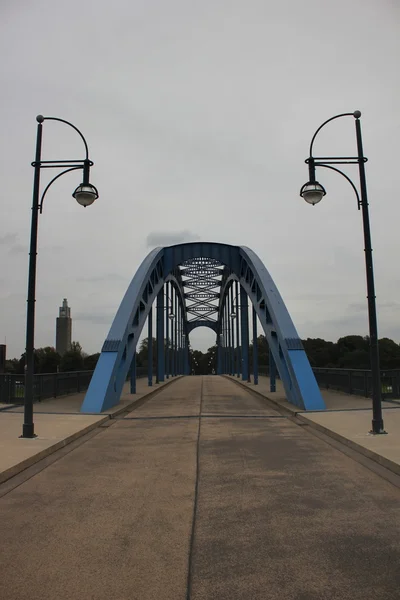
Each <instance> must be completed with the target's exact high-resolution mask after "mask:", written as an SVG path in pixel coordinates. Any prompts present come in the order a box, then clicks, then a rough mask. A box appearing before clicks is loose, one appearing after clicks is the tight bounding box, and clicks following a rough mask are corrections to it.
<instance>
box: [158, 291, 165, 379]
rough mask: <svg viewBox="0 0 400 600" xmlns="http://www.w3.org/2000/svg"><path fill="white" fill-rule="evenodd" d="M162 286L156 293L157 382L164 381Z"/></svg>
mask: <svg viewBox="0 0 400 600" xmlns="http://www.w3.org/2000/svg"><path fill="white" fill-rule="evenodd" d="M164 376H165V365H164V288H163V287H162V288H161V290H160V291H159V292H158V294H157V382H158V383H161V382H162V381H164Z"/></svg>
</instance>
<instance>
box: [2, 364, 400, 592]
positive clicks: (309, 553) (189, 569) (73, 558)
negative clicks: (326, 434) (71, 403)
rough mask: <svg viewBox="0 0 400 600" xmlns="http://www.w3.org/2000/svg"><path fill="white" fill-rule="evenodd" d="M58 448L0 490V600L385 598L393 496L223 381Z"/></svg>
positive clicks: (194, 383) (209, 380)
mask: <svg viewBox="0 0 400 600" xmlns="http://www.w3.org/2000/svg"><path fill="white" fill-rule="evenodd" d="M200 414H201V415H202V418H201V419H200V418H199V415H200ZM65 450H66V449H65ZM65 450H64V453H60V456H59V459H58V460H56V461H55V462H53V464H51V465H50V466H45V465H44V468H43V469H42V470H41V471H39V468H38V466H36V467H35V469H36V471H39V472H37V473H36V474H35V473H34V474H33V475H32V476H31V477H30V478H29V479H28V478H27V477H28V475H29V472H28V471H27V472H26V474H25V481H23V479H21V475H22V474H21V475H20V476H19V477H20V479H19V480H16V484H15V485H17V483H18V486H17V487H15V488H14V489H12V485H11V486H10V482H8V483H6V484H3V486H0V496H1V497H0V543H1V555H0V560H1V562H0V564H1V582H0V598H1V600H3V598H4V600H17V599H18V600H20V598H25V597H27V598H29V599H30V600H39V599H40V600H72V599H73V600H76V599H85V600H87V599H93V600H103V599H104V600H106V599H107V600H109V599H113V600H150V599H151V600H152V599H154V600H156V599H157V600H167V599H168V600H169V599H171V600H172V599H173V600H180V599H182V600H185V599H186V600H187V599H188V598H190V600H200V599H207V600H212V599H218V600H228V599H229V600H236V599H249V600H250V599H254V600H261V599H263V600H264V599H270V598H271V599H280V600H286V599H295V600H314V599H315V600H323V599H329V600H331V599H337V600H346V599H351V600H369V599H375V598H381V599H382V600H383V599H384V600H392V599H393V600H395V599H396V600H397V599H398V598H399V586H400V566H399V565H400V508H399V506H400V490H399V488H398V487H396V485H394V484H393V483H390V482H389V481H387V480H385V479H383V478H382V477H380V476H379V475H377V474H376V473H374V472H372V471H370V470H369V469H368V468H366V467H365V466H363V465H362V464H360V463H359V462H356V461H355V460H353V459H352V458H349V457H348V456H346V455H345V454H343V453H342V452H340V450H338V449H336V448H334V447H332V446H331V445H330V444H328V443H326V442H325V441H324V440H322V439H320V438H319V437H316V436H315V435H313V434H312V433H311V432H310V427H308V426H300V425H299V424H297V423H296V422H294V421H293V420H292V419H291V418H288V417H287V416H282V415H280V414H279V413H278V412H276V410H274V409H273V408H270V407H269V406H268V405H267V403H265V402H264V401H263V400H261V399H258V398H254V397H252V396H251V395H250V394H249V393H248V392H247V391H246V390H245V389H242V388H240V387H239V386H237V385H235V383H233V382H232V381H229V380H227V379H223V378H219V377H216V376H214V377H213V376H209V377H188V378H185V379H180V380H178V381H177V382H175V383H174V384H172V385H171V386H170V387H168V388H166V389H165V390H162V391H161V392H160V393H159V394H158V395H157V396H155V397H153V398H152V399H150V400H148V401H147V402H146V403H145V404H144V405H142V406H141V407H140V408H138V409H137V410H135V411H133V412H131V413H129V414H128V415H126V416H125V417H124V418H121V419H119V420H116V421H115V422H114V423H113V424H112V425H111V426H110V427H104V428H102V429H99V430H98V432H97V434H96V433H94V434H93V433H92V434H91V435H90V436H89V439H87V441H85V442H84V443H82V444H81V445H79V446H78V447H76V448H74V449H72V450H71V451H70V452H68V453H67V452H65ZM54 456H55V455H54ZM11 483H12V482H11ZM5 486H6V487H5Z"/></svg>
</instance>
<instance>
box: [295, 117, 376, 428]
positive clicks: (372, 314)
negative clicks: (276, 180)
mask: <svg viewBox="0 0 400 600" xmlns="http://www.w3.org/2000/svg"><path fill="white" fill-rule="evenodd" d="M341 117H354V119H355V125H356V139H357V156H328V157H326V156H322V157H314V156H313V144H314V140H315V138H316V136H317V134H318V133H319V131H320V130H321V129H322V128H323V127H324V126H325V125H326V124H327V123H329V122H330V121H333V120H334V119H339V118H341ZM360 117H361V112H360V111H359V110H356V111H355V112H354V113H342V114H340V115H336V116H334V117H331V118H330V119H328V120H327V121H325V122H324V123H322V125H320V127H318V129H317V130H316V132H315V133H314V135H313V137H312V140H311V144H310V156H309V158H308V159H306V161H305V162H306V163H307V164H308V169H309V181H308V182H307V183H306V184H304V185H303V187H302V188H301V190H300V196H302V197H303V198H304V200H305V201H306V202H308V203H309V204H312V205H315V204H318V202H320V201H321V200H322V198H323V197H324V196H325V194H326V192H325V189H324V188H323V186H322V185H321V184H320V183H319V182H318V181H316V179H315V167H317V166H318V167H325V168H327V169H331V170H332V171H336V172H337V173H340V175H343V177H344V178H345V179H347V181H348V182H349V183H350V185H351V186H352V188H353V190H354V192H355V194H356V197H357V204H358V209H359V210H360V209H361V210H362V218H363V228H364V249H365V268H366V276H367V298H368V319H369V339H370V356H371V371H372V431H371V433H374V434H382V433H386V431H385V430H384V426H383V418H382V389H381V379H380V366H379V347H378V326H377V317H376V301H375V283H374V270H373V261H372V247H371V229H370V223H369V211H368V198H367V184H366V178H365V163H366V161H367V158H365V156H364V152H363V144H362V136H361V124H360ZM340 164H358V168H359V176H360V194H359V193H358V190H357V188H356V186H355V185H354V183H353V182H352V181H351V179H350V178H349V177H348V176H347V175H346V174H345V173H343V171H341V170H340V169H338V168H337V167H333V166H332V165H340Z"/></svg>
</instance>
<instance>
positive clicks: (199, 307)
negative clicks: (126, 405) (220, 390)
mask: <svg viewBox="0 0 400 600" xmlns="http://www.w3.org/2000/svg"><path fill="white" fill-rule="evenodd" d="M153 304H155V310H156V340H157V341H156V353H157V380H158V381H159V382H162V381H164V380H165V378H168V377H169V376H170V375H173V376H175V375H189V372H190V371H189V336H190V333H191V332H192V331H193V330H194V329H195V328H196V327H209V328H210V329H212V330H213V331H214V332H215V335H216V344H217V373H218V374H233V373H235V372H236V373H238V374H241V376H242V379H243V380H245V381H247V380H248V378H249V374H250V365H249V307H250V306H251V307H252V319H251V321H252V338H253V339H254V340H255V339H257V317H258V320H259V322H260V324H261V327H262V329H263V331H264V334H265V336H266V338H267V341H268V345H269V349H270V380H271V386H273V385H274V379H275V373H276V372H277V373H278V374H279V377H280V379H281V381H282V383H283V386H284V389H285V393H286V397H287V400H288V401H289V402H291V403H292V404H294V405H296V406H298V407H299V408H301V409H303V410H321V409H324V408H325V404H324V401H323V399H322V396H321V393H320V390H319V387H318V384H317V382H316V379H315V376H314V374H313V371H312V369H311V366H310V363H309V361H308V358H307V355H306V353H305V351H304V348H303V345H302V342H301V339H300V338H299V335H298V333H297V331H296V328H295V326H294V324H293V322H292V319H291V317H290V315H289V313H288V310H287V308H286V306H285V303H284V301H283V299H282V297H281V295H280V293H279V291H278V289H277V287H276V285H275V283H274V281H273V279H272V277H271V275H270V274H269V272H268V270H267V268H266V267H265V265H264V264H263V263H262V261H261V260H260V258H259V257H258V256H257V255H256V254H255V253H254V252H253V251H252V250H250V248H247V247H245V246H231V245H228V244H219V243H213V242H198V243H197V242H196V243H188V244H178V245H175V246H168V247H165V248H156V249H154V250H152V251H151V252H150V253H149V254H148V256H146V258H145V259H144V260H143V262H142V264H141V265H140V266H139V268H138V270H137V271H136V273H135V275H134V277H133V279H132V281H131V283H130V285H129V287H128V289H127V291H126V293H125V296H124V297H123V299H122V302H121V304H120V306H119V309H118V311H117V313H116V315H115V318H114V321H113V323H112V325H111V328H110V331H109V333H108V336H107V338H106V340H105V341H104V344H103V347H102V351H101V355H100V358H99V361H98V363H97V366H96V369H95V371H94V373H93V377H92V379H91V382H90V385H89V388H88V391H87V393H86V396H85V399H84V402H83V404H82V407H81V411H82V412H92V413H100V412H102V411H104V410H107V409H109V408H111V407H112V406H115V405H116V404H118V402H119V399H120V396H121V392H122V388H123V385H124V383H125V381H126V379H127V377H128V376H129V374H130V381H131V392H132V393H135V387H136V348H137V344H138V340H139V336H140V334H141V332H142V329H143V327H144V326H145V323H146V321H147V327H148V338H149V340H151V339H152V337H153V331H152V324H153ZM253 354H254V356H253V360H254V365H253V372H254V379H255V380H256V379H257V344H254V349H253ZM148 362H149V365H152V344H149V360H148ZM149 375H150V376H149V385H151V373H150V374H149Z"/></svg>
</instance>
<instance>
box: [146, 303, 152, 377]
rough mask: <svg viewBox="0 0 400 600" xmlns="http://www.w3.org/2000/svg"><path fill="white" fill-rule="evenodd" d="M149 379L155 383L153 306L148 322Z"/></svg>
mask: <svg viewBox="0 0 400 600" xmlns="http://www.w3.org/2000/svg"><path fill="white" fill-rule="evenodd" d="M147 326H148V327H147V379H148V382H149V386H150V387H151V386H152V385H153V307H152V306H151V307H150V311H149V316H148V322H147Z"/></svg>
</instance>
